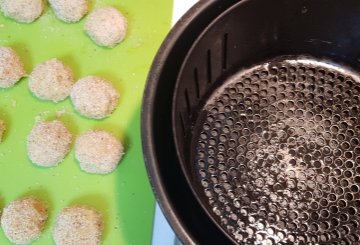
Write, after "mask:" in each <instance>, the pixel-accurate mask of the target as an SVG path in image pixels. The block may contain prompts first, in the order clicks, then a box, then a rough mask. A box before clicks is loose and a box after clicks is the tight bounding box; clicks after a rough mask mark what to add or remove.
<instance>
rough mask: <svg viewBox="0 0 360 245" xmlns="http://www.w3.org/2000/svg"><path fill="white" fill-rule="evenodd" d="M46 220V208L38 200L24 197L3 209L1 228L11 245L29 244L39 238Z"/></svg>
mask: <svg viewBox="0 0 360 245" xmlns="http://www.w3.org/2000/svg"><path fill="white" fill-rule="evenodd" d="M47 218H48V211H47V206H46V205H45V204H44V203H43V202H42V201H40V200H39V199H36V198H34V197H26V198H22V199H19V200H15V201H13V202H11V203H10V204H9V205H8V206H6V207H5V208H4V210H3V213H2V216H1V227H2V229H3V231H4V233H5V235H6V237H7V238H8V239H9V240H10V241H11V242H12V243H15V244H29V243H30V242H32V241H34V240H36V239H38V238H39V237H40V235H41V233H42V231H43V229H44V225H45V222H46V220H47Z"/></svg>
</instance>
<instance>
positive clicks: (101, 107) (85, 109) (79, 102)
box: [70, 76, 119, 119]
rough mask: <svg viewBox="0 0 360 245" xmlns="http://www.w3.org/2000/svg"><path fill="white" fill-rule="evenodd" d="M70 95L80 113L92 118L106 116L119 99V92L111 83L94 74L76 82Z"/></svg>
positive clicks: (113, 108)
mask: <svg viewBox="0 0 360 245" xmlns="http://www.w3.org/2000/svg"><path fill="white" fill-rule="evenodd" d="M70 97H71V101H72V103H73V105H74V107H75V109H76V110H77V111H78V112H79V113H80V114H81V115H83V116H86V117H89V118H94V119H102V118H105V117H108V116H109V115H110V114H111V113H112V112H113V111H114V110H115V108H116V106H117V105H118V101H119V94H118V92H117V91H116V90H115V88H114V87H113V86H112V84H111V83H110V82H109V81H107V80H105V79H102V78H100V77H96V76H88V77H85V78H82V79H80V80H79V81H78V82H76V83H75V85H74V86H73V89H72V91H71V93H70Z"/></svg>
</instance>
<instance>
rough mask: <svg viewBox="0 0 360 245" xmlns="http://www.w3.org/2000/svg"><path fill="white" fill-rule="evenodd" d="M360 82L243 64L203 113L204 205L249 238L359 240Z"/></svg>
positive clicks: (341, 75)
mask: <svg viewBox="0 0 360 245" xmlns="http://www.w3.org/2000/svg"><path fill="white" fill-rule="evenodd" d="M359 112H360V83H359V78H358V77H357V75H356V74H355V73H352V72H351V71H348V70H344V69H340V68H337V67H336V66H333V65H330V64H327V63H322V62H318V61H314V60H311V59H283V60H280V61H279V60H277V61H274V62H270V63H266V64H263V65H260V66H256V67H253V68H251V69H249V70H245V71H241V72H240V73H238V74H237V75H235V76H233V77H231V78H230V79H229V80H228V81H226V82H225V83H224V85H223V86H222V87H221V88H219V89H218V90H216V91H215V92H214V94H213V95H212V96H211V98H210V100H209V101H208V103H207V104H206V105H205V108H204V110H203V111H202V112H201V114H200V115H199V117H198V121H197V123H196V126H195V136H194V137H193V139H192V145H193V146H194V149H196V152H195V153H194V155H193V157H192V163H193V167H194V170H195V172H196V176H197V179H198V185H199V186H198V187H200V190H202V191H203V192H204V193H205V196H206V197H207V202H206V204H205V205H207V206H208V207H209V209H211V210H212V212H213V213H214V214H215V215H216V216H217V217H218V221H219V223H221V225H222V226H223V227H224V228H225V230H227V231H228V233H229V234H230V235H231V236H232V237H233V238H235V239H236V240H237V241H239V242H240V243H241V244H274V245H275V244H341V245H343V244H360V241H359V240H360V216H359V212H360V194H359V190H360V144H359V143H360V117H359Z"/></svg>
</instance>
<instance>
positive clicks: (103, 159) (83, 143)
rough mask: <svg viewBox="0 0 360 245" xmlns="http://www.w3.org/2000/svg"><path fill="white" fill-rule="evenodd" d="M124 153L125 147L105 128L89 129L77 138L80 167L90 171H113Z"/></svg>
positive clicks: (95, 172) (101, 172)
mask: <svg viewBox="0 0 360 245" xmlns="http://www.w3.org/2000/svg"><path fill="white" fill-rule="evenodd" d="M123 155H124V147H123V145H122V144H121V142H120V141H119V140H117V139H116V138H115V137H114V136H113V135H112V134H110V133H109V132H107V131H104V130H89V131H87V132H85V133H83V134H82V135H80V136H79V137H78V138H77V139H76V143H75V156H76V159H77V160H78V161H79V163H80V168H81V169H82V170H83V171H85V172H88V173H93V174H108V173H111V172H113V171H114V170H115V169H116V167H117V166H118V164H119V162H120V160H121V159H122V157H123Z"/></svg>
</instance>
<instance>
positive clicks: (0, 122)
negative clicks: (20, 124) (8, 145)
mask: <svg viewBox="0 0 360 245" xmlns="http://www.w3.org/2000/svg"><path fill="white" fill-rule="evenodd" d="M5 130H6V126H5V122H4V120H1V119H0V143H1V141H2V139H3V136H4V133H5Z"/></svg>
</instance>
